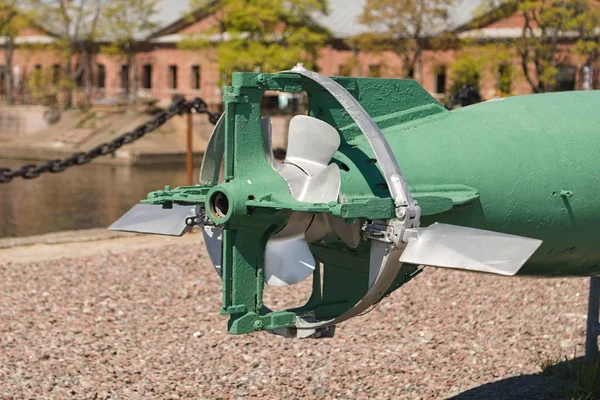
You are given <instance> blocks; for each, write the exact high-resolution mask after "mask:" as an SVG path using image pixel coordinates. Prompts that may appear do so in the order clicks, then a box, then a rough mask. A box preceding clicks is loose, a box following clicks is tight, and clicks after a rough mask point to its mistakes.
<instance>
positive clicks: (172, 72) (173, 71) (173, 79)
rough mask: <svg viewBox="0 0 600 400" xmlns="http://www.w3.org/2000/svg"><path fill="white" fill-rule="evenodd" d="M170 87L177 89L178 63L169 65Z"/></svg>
mask: <svg viewBox="0 0 600 400" xmlns="http://www.w3.org/2000/svg"><path fill="white" fill-rule="evenodd" d="M169 89H177V65H170V66H169Z"/></svg>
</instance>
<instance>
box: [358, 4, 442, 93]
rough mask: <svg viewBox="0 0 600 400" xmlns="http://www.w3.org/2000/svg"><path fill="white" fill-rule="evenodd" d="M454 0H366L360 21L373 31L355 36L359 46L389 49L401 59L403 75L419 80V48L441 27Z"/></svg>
mask: <svg viewBox="0 0 600 400" xmlns="http://www.w3.org/2000/svg"><path fill="white" fill-rule="evenodd" d="M453 3H454V0H367V2H366V5H365V9H364V10H363V13H362V15H361V17H360V21H361V22H362V23H364V24H366V25H368V26H370V27H371V28H372V29H373V32H375V33H369V34H367V35H363V37H362V39H360V38H359V39H358V40H357V44H358V46H360V47H361V49H363V50H371V51H372V50H375V51H380V50H382V49H383V48H387V49H390V50H392V51H394V52H395V53H397V54H399V55H400V56H401V57H402V58H403V60H404V63H403V69H404V76H405V77H412V76H413V75H414V77H415V78H416V80H417V81H421V80H422V75H423V73H422V55H423V50H424V49H425V48H426V47H427V46H428V45H429V44H430V39H431V37H432V36H433V35H434V34H437V33H439V31H440V30H442V29H443V28H444V24H445V22H446V21H447V18H448V8H449V7H450V6H451V5H452V4H453Z"/></svg>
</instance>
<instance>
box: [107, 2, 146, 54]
mask: <svg viewBox="0 0 600 400" xmlns="http://www.w3.org/2000/svg"><path fill="white" fill-rule="evenodd" d="M157 7H158V5H157V0H112V1H109V2H108V3H107V4H106V5H105V6H104V8H103V10H102V15H103V17H104V18H103V24H102V29H103V31H104V36H106V37H107V38H108V39H109V40H110V41H111V42H110V43H109V44H108V45H106V46H102V48H101V51H102V52H105V53H108V54H114V55H128V54H130V53H131V52H132V51H133V46H134V45H135V44H136V43H137V40H136V39H137V38H138V37H139V36H140V34H143V33H149V32H151V31H152V30H153V29H155V28H156V26H157V25H156V23H155V22H153V21H152V18H153V17H154V16H155V15H156V13H157V12H158V8H157Z"/></svg>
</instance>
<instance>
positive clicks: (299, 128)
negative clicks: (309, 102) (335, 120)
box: [285, 115, 340, 176]
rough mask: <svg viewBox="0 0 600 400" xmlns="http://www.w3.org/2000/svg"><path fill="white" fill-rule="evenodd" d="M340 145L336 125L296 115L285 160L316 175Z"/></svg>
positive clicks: (292, 122) (289, 134)
mask: <svg viewBox="0 0 600 400" xmlns="http://www.w3.org/2000/svg"><path fill="white" fill-rule="evenodd" d="M339 147H340V135H339V133H338V132H337V130H335V128H334V127H332V126H331V125H329V124H328V123H327V122H324V121H321V120H320V119H317V118H313V117H308V116H306V115H296V116H295V117H294V118H292V120H291V121H290V128H289V133H288V150H287V155H286V157H285V162H286V163H291V164H294V165H297V166H298V167H300V168H302V170H304V172H306V173H307V174H308V175H310V176H316V175H317V174H319V173H320V172H321V171H322V170H323V169H324V168H325V167H327V165H328V164H329V162H330V161H331V157H333V154H334V153H335V152H336V151H337V149H338V148H339Z"/></svg>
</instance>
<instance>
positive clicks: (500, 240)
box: [400, 224, 542, 275]
mask: <svg viewBox="0 0 600 400" xmlns="http://www.w3.org/2000/svg"><path fill="white" fill-rule="evenodd" d="M406 232H407V234H408V235H409V237H408V245H407V246H406V249H405V250H404V252H403V253H402V255H401V256H400V262H402V263H409V264H416V265H427V266H432V267H441V268H453V269H464V270H468V271H477V272H487V273H492V274H498V275H514V274H516V273H517V272H518V271H519V269H521V267H522V266H523V264H525V262H526V261H527V260H528V259H529V258H530V257H531V256H532V255H533V253H534V252H535V251H536V250H537V248H538V247H539V246H540V245H541V244H542V241H541V240H537V239H530V238H525V237H521V236H514V235H507V234H504V233H498V232H492V231H486V230H480V229H473V228H466V227H462V226H456V225H446V224H433V225H431V226H429V227H427V228H416V229H407V230H406Z"/></svg>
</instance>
